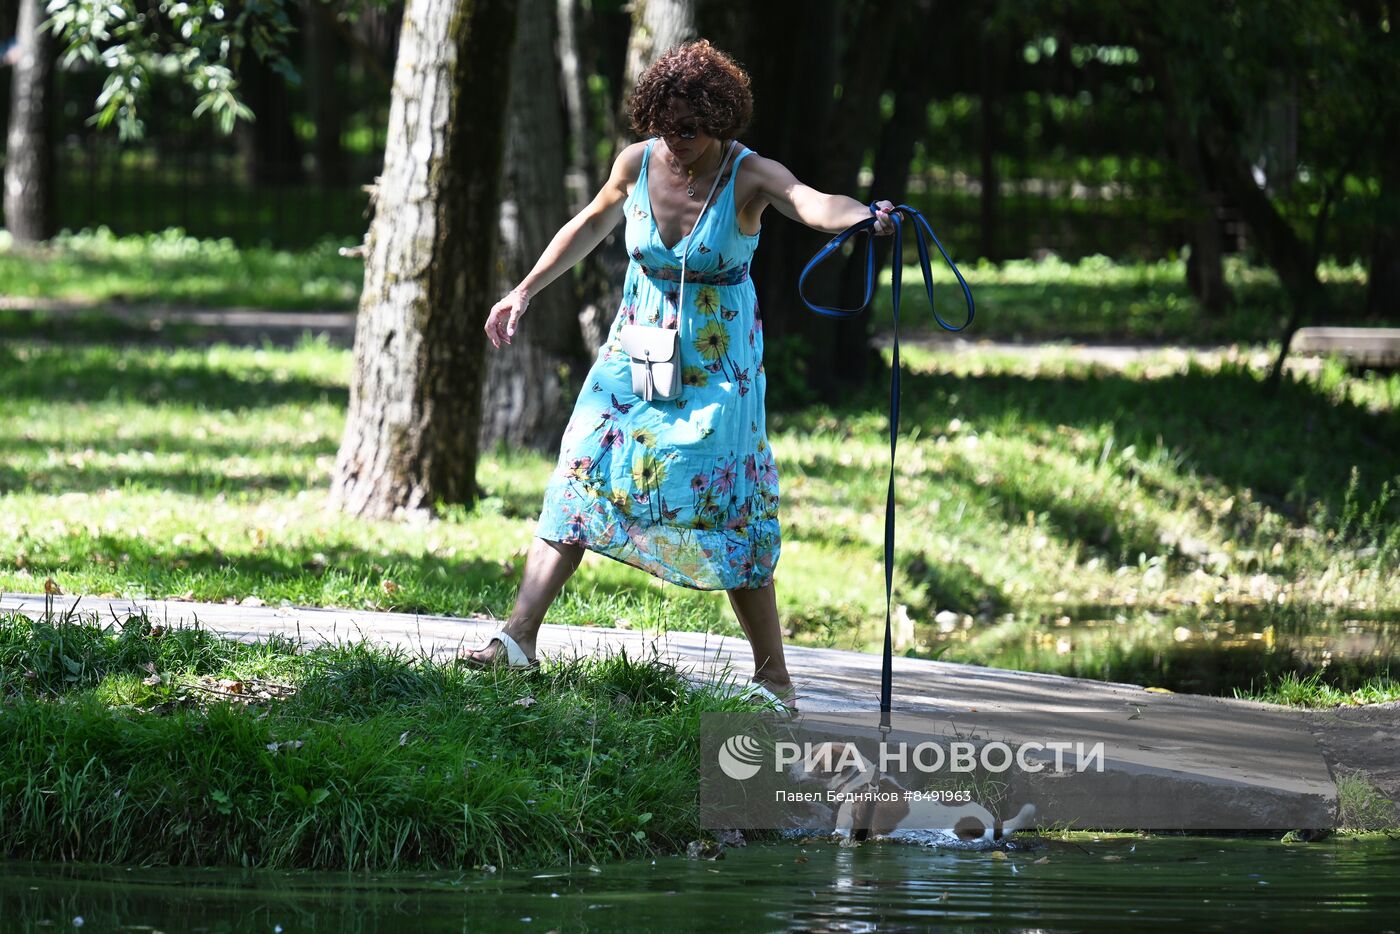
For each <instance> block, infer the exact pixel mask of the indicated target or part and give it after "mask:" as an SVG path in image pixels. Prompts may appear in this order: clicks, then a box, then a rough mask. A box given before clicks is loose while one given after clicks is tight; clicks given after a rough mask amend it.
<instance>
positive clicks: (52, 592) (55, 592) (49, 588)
mask: <svg viewBox="0 0 1400 934" xmlns="http://www.w3.org/2000/svg"><path fill="white" fill-rule="evenodd" d="M44 593H46V594H47V595H49V596H50V597H61V596H63V590H62V588H60V587H59V586H58V584H57V582H55V581H54V579H53V578H52V577H48V578H45V579H44Z"/></svg>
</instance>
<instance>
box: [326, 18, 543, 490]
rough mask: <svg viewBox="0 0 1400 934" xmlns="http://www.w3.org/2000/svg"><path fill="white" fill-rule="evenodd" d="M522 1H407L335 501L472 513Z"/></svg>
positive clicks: (357, 336) (367, 265) (395, 70)
mask: <svg viewBox="0 0 1400 934" xmlns="http://www.w3.org/2000/svg"><path fill="white" fill-rule="evenodd" d="M515 12H516V4H515V0H474V2H471V3H467V2H464V0H409V4H408V7H407V9H406V10H405V11H404V18H403V31H402V35H401V38H400V48H399V55H398V59H397V62H396V64H395V69H394V97H393V101H392V103H391V105H390V109H389V143H388V146H387V147H386V149H385V152H384V173H383V175H381V176H380V177H379V179H378V183H377V186H376V188H375V191H374V198H373V200H374V219H373V221H372V222H371V224H370V229H369V237H368V240H367V263H366V266H365V284H364V289H363V291H362V293H361V298H360V310H359V318H358V321H357V324H356V329H355V364H354V374H353V376H352V378H351V384H350V410H349V414H348V418H347V421H346V426H345V434H344V437H343V439H342V441H341V445H340V453H339V455H338V457H337V458H336V467H335V479H334V482H333V485H332V489H331V497H330V498H331V502H332V503H333V504H335V505H336V506H338V507H340V508H342V509H344V510H346V511H347V512H350V513H352V514H355V515H359V516H366V517H376V518H386V517H390V516H393V515H395V513H396V512H397V511H399V510H403V511H405V512H415V513H421V512H425V511H427V510H429V509H430V508H432V507H433V506H435V505H436V504H437V503H451V504H462V505H465V506H468V507H470V506H471V505H473V504H474V503H475V501H476V492H477V486H476V482H475V476H476V465H477V458H478V447H477V439H478V425H479V419H480V416H481V398H482V391H483V385H482V384H483V373H484V366H483V353H484V349H485V343H486V335H485V331H484V328H485V324H486V313H487V311H488V310H489V309H490V307H491V304H492V303H493V302H494V300H495V299H496V298H497V296H498V293H497V290H496V286H497V283H498V278H497V276H498V274H497V271H496V269H495V258H496V249H495V242H496V232H497V225H498V218H499V200H498V195H499V191H500V175H501V158H502V149H503V145H504V140H505V104H506V93H505V91H506V89H507V88H506V82H507V81H508V80H509V78H510V58H509V56H510V49H511V44H512V39H513V37H514V33H515Z"/></svg>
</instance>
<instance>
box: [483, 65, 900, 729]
mask: <svg viewBox="0 0 1400 934" xmlns="http://www.w3.org/2000/svg"><path fill="white" fill-rule="evenodd" d="M629 109H630V113H631V118H632V125H633V129H634V130H635V131H636V132H637V133H638V135H640V136H647V137H650V138H649V139H647V140H645V141H643V142H639V143H633V144H632V145H631V146H628V147H627V148H625V149H624V150H623V151H622V152H621V153H620V154H619V155H618V157H617V160H616V161H615V162H614V164H613V168H612V174H611V176H610V177H609V178H608V181H607V183H606V184H604V186H603V189H602V190H601V191H600V192H599V193H598V195H597V196H596V197H595V198H594V199H593V201H592V203H591V204H589V205H588V206H587V207H586V208H584V209H583V210H582V211H581V212H579V214H578V215H577V216H576V217H574V218H573V219H572V220H570V221H569V222H568V223H567V224H565V225H564V226H563V228H561V229H560V231H559V232H558V233H557V234H556V235H555V237H554V239H553V240H552V241H551V242H550V244H549V246H548V248H546V249H545V251H544V254H543V255H542V256H541V257H540V259H539V261H538V262H537V263H536V264H535V267H534V268H533V269H532V270H531V271H530V273H529V274H528V275H527V276H526V277H525V278H524V279H523V280H522V281H521V283H520V284H519V285H518V286H516V287H515V288H514V289H512V290H511V291H510V293H509V294H507V295H506V296H505V297H504V298H502V299H501V300H500V301H499V302H497V303H496V305H495V306H494V307H493V308H492V309H491V312H490V315H489V316H488V318H487V321H486V333H487V335H488V336H489V337H490V339H491V343H492V345H493V346H494V347H497V348H499V347H500V346H501V344H502V343H506V344H509V343H510V342H511V337H512V336H513V335H514V333H515V328H516V325H517V322H518V321H519V319H520V316H521V315H522V314H524V313H525V310H526V308H527V306H528V305H529V301H530V296H531V295H532V294H534V293H536V292H538V291H539V290H540V289H542V288H544V287H545V286H546V285H548V284H549V283H550V282H552V281H554V280H555V279H556V278H558V277H559V276H560V275H562V274H563V273H564V272H565V271H566V270H568V269H570V268H571V267H572V266H573V265H574V264H575V263H577V262H578V261H579V260H581V259H583V258H584V257H585V256H586V255H587V254H588V253H589V252H591V251H592V250H593V249H594V247H596V246H597V245H598V244H599V243H600V242H601V241H602V240H603V238H604V237H605V236H606V235H607V234H608V232H609V231H611V230H612V229H613V228H614V227H615V226H616V224H617V222H618V221H619V220H620V219H623V218H624V217H625V218H626V221H627V227H626V245H627V251H628V253H629V255H630V256H631V262H630V264H629V266H628V270H627V277H626V280H625V282H624V285H623V301H622V307H621V308H620V309H619V311H618V314H617V317H616V318H615V320H614V321H613V324H612V329H611V331H610V333H609V335H608V339H607V341H606V343H605V344H604V345H603V346H602V347H601V348H600V349H599V352H598V357H597V359H596V360H595V361H594V363H593V366H592V369H590V371H589V373H588V377H587V379H586V380H585V382H584V386H583V390H582V392H581V393H580V395H579V398H578V402H577V404H576V406H575V408H574V412H573V415H572V417H571V419H570V421H569V424H568V427H567V429H566V430H565V432H564V438H563V442H562V446H561V450H560V455H559V461H558V464H557V466H556V469H555V471H554V473H553V475H552V476H551V478H550V481H549V486H548V490H547V492H546V494H545V502H544V509H543V510H542V512H541V515H540V519H539V525H538V527H537V530H536V538H537V540H536V541H534V542H533V543H532V546H531V549H530V553H529V557H528V559H527V561H526V565H525V575H524V580H523V581H522V582H521V586H520V592H519V596H518V597H517V600H516V605H515V610H514V611H513V612H512V613H511V617H510V619H509V620H508V621H507V623H506V624H505V626H504V627H503V631H504V634H505V635H506V636H508V637H509V640H510V642H512V643H514V644H508V643H507V640H506V639H502V638H500V637H499V636H497V637H493V638H492V640H491V641H490V642H488V644H487V645H486V647H484V648H481V649H477V650H474V651H471V652H465V653H463V660H464V661H466V662H468V663H469V664H472V665H487V664H495V663H498V662H499V661H505V660H507V659H509V658H510V657H511V656H514V661H513V662H512V663H514V664H519V663H523V662H525V661H526V660H529V661H530V662H533V659H534V655H535V637H536V633H537V632H538V631H539V627H540V625H541V623H543V621H544V616H545V611H546V610H547V609H548V607H549V606H550V604H551V603H553V601H554V598H555V597H556V596H557V595H558V593H559V591H560V589H561V588H562V587H563V585H564V582H565V581H567V580H568V579H569V577H570V575H572V574H573V572H574V571H575V570H576V569H577V568H578V565H579V563H580V561H581V560H582V559H583V552H584V549H586V548H587V549H592V550H593V551H596V552H598V553H600V554H604V555H607V556H608V557H610V558H613V559H615V560H618V561H621V562H623V563H625V564H629V565H632V566H634V567H639V568H642V569H643V570H646V571H648V572H650V573H652V574H654V575H656V576H657V577H660V578H662V579H663V580H668V581H670V582H672V583H676V584H680V585H681V586H684V587H690V588H692V589H697V590H720V589H723V590H725V591H727V592H728V595H729V602H730V605H731V606H732V607H733V608H734V613H735V615H736V616H737V617H738V619H739V624H740V625H741V626H742V627H743V629H744V632H745V634H746V635H747V636H748V639H749V643H750V645H751V646H752V648H753V653H754V668H755V674H754V678H753V681H754V682H755V683H756V684H757V685H758V688H757V689H756V690H761V691H762V692H763V693H766V694H768V696H770V697H772V696H775V695H776V696H777V697H778V698H779V699H780V701H781V702H782V703H783V704H784V705H785V706H787V707H788V708H789V709H791V710H794V711H795V710H796V705H795V703H793V702H792V699H793V697H794V696H795V692H794V691H793V688H792V681H791V679H790V678H789V676H788V672H787V666H786V663H785V661H784V659H783V644H782V635H781V631H780V628H779V623H778V606H777V597H776V594H775V591H774V583H773V569H774V566H775V565H776V564H777V560H778V554H779V550H780V535H779V527H778V517H777V506H778V474H777V467H776V465H775V464H774V462H773V456H772V449H771V448H770V447H769V445H768V439H767V431H766V423H765V415H764V395H765V387H766V377H765V375H764V371H763V326H762V322H761V321H760V320H759V319H758V317H757V314H756V312H757V303H756V301H755V297H754V288H753V283H752V282H751V281H750V279H749V277H748V266H749V259H750V257H751V256H752V255H753V252H754V249H755V247H757V245H758V239H759V230H760V221H761V219H762V217H763V212H764V211H765V210H766V209H767V208H768V206H769V205H772V206H773V207H776V208H777V209H778V211H779V213H781V214H783V215H785V216H787V217H790V218H792V219H793V220H796V221H799V222H801V223H803V224H806V225H807V226H808V227H812V228H815V229H817V230H821V231H824V232H826V233H832V234H835V233H839V232H841V231H842V230H845V229H846V228H847V227H850V226H851V225H853V224H855V223H857V222H859V221H861V220H863V219H866V218H868V217H870V214H871V210H872V209H871V208H869V207H867V206H866V205H864V204H861V203H860V202H859V201H856V200H855V199H854V198H848V197H846V196H844V195H829V194H823V193H822V192H819V191H816V190H815V189H813V188H810V187H808V186H806V185H804V184H802V183H801V182H799V181H798V180H797V179H796V178H794V177H793V175H792V173H791V172H789V171H788V170H787V169H786V168H784V167H783V166H782V165H781V164H780V163H778V162H775V161H774V160H772V159H765V158H764V157H762V156H759V155H758V154H756V153H753V152H752V151H750V150H749V149H747V148H746V147H744V146H742V145H740V144H739V143H738V142H737V141H736V140H735V139H734V138H735V136H736V135H737V134H738V133H739V132H740V131H741V130H742V129H743V128H744V127H745V126H746V125H747V123H748V121H749V118H750V115H751V114H752V109H753V103H752V98H751V96H750V93H749V79H748V75H746V74H745V73H744V72H743V70H742V69H741V68H739V66H738V65H736V64H735V63H734V61H733V60H732V59H730V58H729V57H728V56H727V55H725V54H724V53H723V52H720V51H719V50H717V49H715V48H714V47H713V46H711V45H710V44H709V43H708V42H706V41H705V40H703V39H702V40H700V41H698V42H693V43H689V44H687V45H682V46H678V47H676V48H674V49H671V50H670V51H668V52H667V53H666V54H665V55H663V56H662V57H661V58H659V59H658V60H657V61H656V62H655V64H653V65H652V66H651V67H650V68H648V69H647V71H646V73H645V74H643V75H642V76H641V78H640V80H639V81H638V82H637V87H636V89H635V91H634V93H633V94H632V97H631V100H630V103H629ZM717 175H718V178H717V177H716V176H717ZM712 188H713V190H714V197H713V198H712V199H711V200H710V201H708V202H706V201H705V197H706V193H708V192H710V191H711V190H712ZM702 202H705V204H706V206H705V209H704V213H703V215H702V214H701V208H702ZM875 207H876V208H877V209H878V210H877V211H876V218H877V221H876V228H875V229H876V233H878V234H880V235H887V234H890V233H892V232H893V231H894V223H893V221H892V220H891V219H890V216H889V212H890V211H891V210H892V209H893V208H894V205H893V204H891V203H890V202H888V201H880V202H878V203H877V204H876V205H875ZM697 216H698V217H699V218H700V220H699V223H698V225H697V222H696V219H697ZM682 251H684V257H685V279H686V282H685V292H684V299H683V301H684V307H679V302H678V298H679V286H680V270H681V259H682ZM624 324H649V325H653V326H659V327H670V328H677V329H679V332H680V334H679V341H678V347H679V350H678V352H679V355H680V364H681V373H682V379H681V383H682V387H681V391H680V393H679V395H678V396H677V397H676V398H674V399H671V400H665V399H659V398H657V399H653V400H652V401H650V402H648V401H645V400H643V399H641V398H640V397H639V396H637V395H635V394H634V393H633V392H632V381H631V375H630V363H629V361H628V357H627V355H626V354H625V353H623V351H622V347H621V343H620V339H619V334H620V331H621V328H622V326H623V325H624ZM522 656H523V657H522Z"/></svg>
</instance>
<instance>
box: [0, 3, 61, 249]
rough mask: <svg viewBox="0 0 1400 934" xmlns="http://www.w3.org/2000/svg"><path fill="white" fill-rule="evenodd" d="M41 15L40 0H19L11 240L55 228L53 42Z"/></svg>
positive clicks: (8, 214) (8, 220)
mask: <svg viewBox="0 0 1400 934" xmlns="http://www.w3.org/2000/svg"><path fill="white" fill-rule="evenodd" d="M43 21H44V7H43V0H19V23H18V26H17V28H16V35H15V41H16V45H17V49H18V52H19V57H18V60H17V61H16V62H15V66H14V73H13V78H12V81H13V84H11V86H10V130H9V134H8V135H7V137H6V140H5V226H6V228H7V229H8V230H9V231H10V235H11V236H12V237H13V238H14V242H15V243H20V244H32V243H37V242H39V241H41V240H47V239H48V238H49V237H50V236H51V235H52V234H53V231H54V198H53V146H52V144H51V142H50V138H49V126H50V123H51V121H52V119H53V68H54V57H55V53H56V44H55V42H54V39H53V36H52V35H51V34H50V33H49V32H48V30H42V31H41V30H40V29H39V24H40V23H42V22H43Z"/></svg>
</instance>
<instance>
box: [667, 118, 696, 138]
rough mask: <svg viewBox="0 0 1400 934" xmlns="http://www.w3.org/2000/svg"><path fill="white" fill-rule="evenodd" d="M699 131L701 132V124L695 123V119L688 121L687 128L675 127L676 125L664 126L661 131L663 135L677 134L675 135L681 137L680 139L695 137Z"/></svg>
mask: <svg viewBox="0 0 1400 934" xmlns="http://www.w3.org/2000/svg"><path fill="white" fill-rule="evenodd" d="M699 132H700V124H698V123H695V122H694V121H692V122H690V123H687V124H686V125H685V128H684V129H681V128H680V127H674V126H673V127H667V128H664V129H662V131H661V135H662V136H675V137H677V138H679V139H695V137H696V135H697V134H699Z"/></svg>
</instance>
